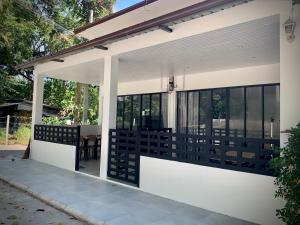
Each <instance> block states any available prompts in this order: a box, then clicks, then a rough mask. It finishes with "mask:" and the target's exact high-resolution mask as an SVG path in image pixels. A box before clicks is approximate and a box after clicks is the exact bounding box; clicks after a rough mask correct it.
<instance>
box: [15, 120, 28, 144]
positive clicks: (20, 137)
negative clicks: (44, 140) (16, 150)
mask: <svg viewBox="0 0 300 225" xmlns="http://www.w3.org/2000/svg"><path fill="white" fill-rule="evenodd" d="M30 134H31V132H30V128H28V127H26V126H24V125H22V126H20V127H19V128H18V130H17V131H16V133H15V137H16V138H17V143H19V144H22V145H27V144H28V143H29V139H30Z"/></svg>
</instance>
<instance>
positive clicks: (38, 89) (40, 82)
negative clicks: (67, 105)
mask: <svg viewBox="0 0 300 225" xmlns="http://www.w3.org/2000/svg"><path fill="white" fill-rule="evenodd" d="M44 78H45V76H44V75H41V74H36V73H34V81H33V95H32V122H31V123H32V125H31V139H32V140H33V137H34V125H35V124H42V117H43V99H44Z"/></svg>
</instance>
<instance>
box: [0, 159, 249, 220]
mask: <svg viewBox="0 0 300 225" xmlns="http://www.w3.org/2000/svg"><path fill="white" fill-rule="evenodd" d="M0 178H1V179H5V180H8V181H9V182H11V183H14V184H18V185H19V186H22V187H23V188H24V189H27V190H28V191H30V192H32V193H35V194H36V195H38V196H41V197H42V198H43V199H48V201H49V202H53V201H54V202H55V203H57V204H59V205H60V206H61V207H62V208H64V209H68V210H69V211H72V212H74V214H76V215H82V217H84V218H87V219H88V221H92V222H93V223H95V224H105V225H251V224H252V223H249V222H246V221H243V220H239V219H236V218H232V217H229V216H225V215H222V214H218V213H214V212H211V211H207V210H204V209H201V208H197V207H193V206H190V205H186V204H183V203H179V202H176V201H172V200H169V199H166V198H161V197H158V196H155V195H151V194H148V193H144V192H142V191H139V190H134V189H131V188H127V187H123V186H120V185H116V184H112V183H110V182H106V181H103V180H100V179H95V178H91V177H89V176H85V175H82V174H79V173H75V172H71V171H66V170H63V169H59V168H57V167H53V166H49V165H46V164H43V163H39V162H36V161H33V160H21V159H16V160H15V161H11V160H10V158H9V157H6V158H1V159H0ZM213 200H214V199H212V201H213ZM252 225H253V224H252Z"/></svg>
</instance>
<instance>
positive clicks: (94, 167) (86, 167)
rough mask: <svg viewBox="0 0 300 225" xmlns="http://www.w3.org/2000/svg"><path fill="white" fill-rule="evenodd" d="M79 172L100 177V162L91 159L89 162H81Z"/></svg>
mask: <svg viewBox="0 0 300 225" xmlns="http://www.w3.org/2000/svg"><path fill="white" fill-rule="evenodd" d="M79 171H80V172H82V173H87V174H89V175H93V176H97V177H99V175H100V160H93V159H89V160H87V161H85V160H80V161H79Z"/></svg>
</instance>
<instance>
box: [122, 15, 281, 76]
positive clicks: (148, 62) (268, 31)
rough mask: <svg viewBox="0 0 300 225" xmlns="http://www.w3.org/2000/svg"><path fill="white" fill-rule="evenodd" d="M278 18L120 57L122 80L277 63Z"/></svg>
mask: <svg viewBox="0 0 300 225" xmlns="http://www.w3.org/2000/svg"><path fill="white" fill-rule="evenodd" d="M279 50H280V48H279V17H278V16H272V17H268V18H264V19H259V20H256V21H251V22H248V23H243V24H239V25H236V26H232V27H228V28H224V29H220V30H216V31H212V32H208V33H205V34H201V35H195V36H192V37H189V38H184V39H181V40H177V41H173V42H169V43H165V44H161V45H157V46H155V47H150V48H145V49H141V50H137V51H134V52H130V53H126V54H123V55H121V56H120V59H121V64H120V65H121V66H120V71H121V73H120V78H119V80H122V81H125V80H126V81H130V80H139V79H149V78H150V77H153V76H165V75H170V74H175V75H176V74H182V73H183V71H185V73H201V72H207V71H214V70H222V69H232V68H236V67H244V66H255V65H262V64H272V63H277V62H279V55H280V54H279Z"/></svg>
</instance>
